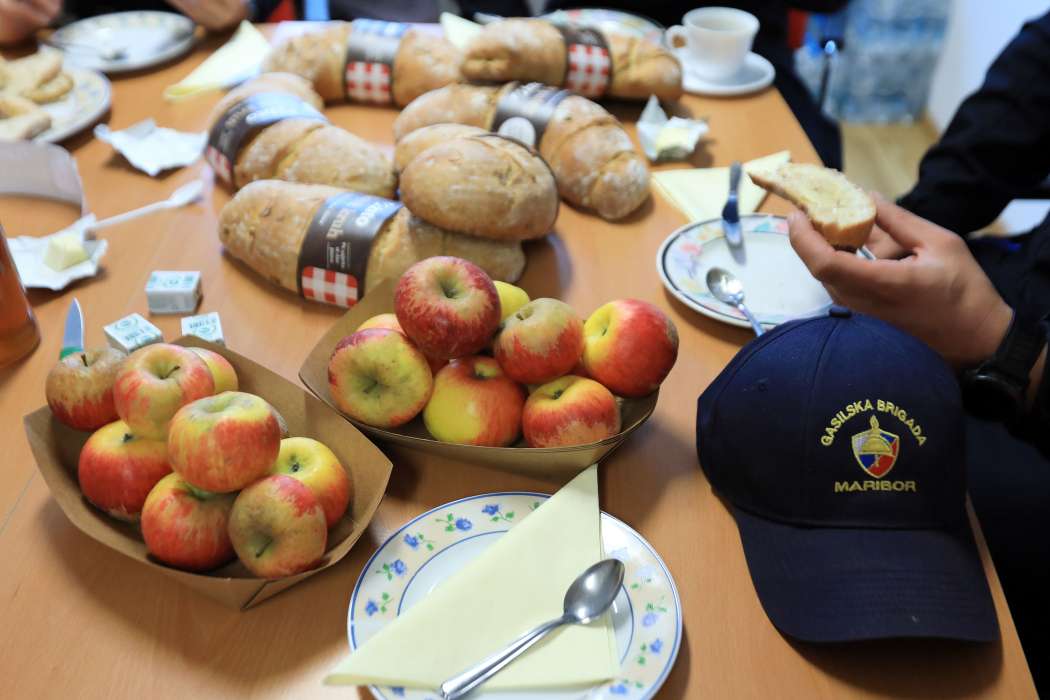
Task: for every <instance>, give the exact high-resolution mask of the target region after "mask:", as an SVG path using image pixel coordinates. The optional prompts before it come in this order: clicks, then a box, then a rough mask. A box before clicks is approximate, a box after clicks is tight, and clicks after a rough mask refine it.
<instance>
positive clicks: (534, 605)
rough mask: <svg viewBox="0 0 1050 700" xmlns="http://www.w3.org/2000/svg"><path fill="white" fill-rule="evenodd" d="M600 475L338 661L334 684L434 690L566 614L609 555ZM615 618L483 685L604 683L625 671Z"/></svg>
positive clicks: (573, 632)
mask: <svg viewBox="0 0 1050 700" xmlns="http://www.w3.org/2000/svg"><path fill="white" fill-rule="evenodd" d="M599 522H600V514H599V509H598V473H597V468H596V467H593V466H592V467H590V468H589V469H587V470H586V471H584V472H583V473H581V474H580V475H579V476H577V477H576V478H575V479H573V480H572V481H571V482H569V483H568V484H567V485H566V486H565V487H563V488H562V489H561V490H560V491H558V492H557V493H556V494H554V496H552V497H551V498H550V499H549V500H547V501H546V502H545V503H544V504H543V505H541V506H540V507H539V508H537V509H536V510H535V511H533V512H532V513H530V514H529V515H528V516H527V517H526V518H525V519H523V520H522V521H521V522H520V523H518V524H517V525H516V526H514V527H513V528H512V529H511V530H510V531H509V532H507V534H505V535H503V536H502V537H501V538H500V539H499V540H498V541H497V542H496V543H495V544H493V545H492V546H491V547H489V549H487V550H486V551H485V552H484V553H483V554H482V555H481V556H479V557H478V558H477V559H475V560H474V561H472V562H470V563H469V564H467V565H466V566H464V567H463V568H462V569H461V570H460V571H458V572H457V573H456V574H455V575H453V576H451V577H449V578H448V579H446V580H445V582H444V583H442V584H441V585H440V586H438V587H437V588H435V589H434V590H433V591H432V592H431V593H430V594H429V595H427V597H426V598H424V599H423V600H422V601H420V602H419V603H418V604H416V605H415V606H414V607H412V608H410V609H409V610H408V611H407V612H404V613H402V614H401V615H400V616H399V617H398V618H397V619H395V620H394V621H393V622H391V623H390V624H389V625H387V626H386V627H384V628H383V629H382V630H381V631H380V632H378V633H377V634H376V635H375V636H374V637H372V638H371V639H369V640H368V641H367V642H366V643H365V644H364V645H363V646H361V647H360V648H359V649H358V650H357V651H354V652H352V653H351V654H350V656H349V657H348V658H347V659H346V660H344V661H343V662H342V663H341V664H339V666H337V667H336V668H335V669H334V670H333V671H332V672H331V673H330V674H329V675H328V676H327V677H326V678H325V683H327V684H329V685H368V684H376V685H390V686H404V687H408V688H422V689H431V690H435V689H437V688H438V686H440V685H441V684H442V683H443V682H445V681H446V680H448V679H449V678H451V677H452V676H454V675H456V674H458V673H460V672H462V671H464V670H465V669H467V668H468V667H470V666H472V665H474V664H475V663H477V662H478V661H480V660H482V659H483V658H485V657H486V656H488V655H489V654H492V653H493V652H495V651H498V650H499V649H502V648H503V647H504V646H506V645H507V644H508V643H509V642H511V641H513V640H514V639H515V638H517V637H518V636H519V635H521V634H522V633H523V632H526V631H527V630H529V629H531V628H532V627H535V626H536V625H538V624H541V623H543V622H546V621H547V620H551V619H554V618H557V617H560V616H561V614H562V600H563V599H564V597H565V590H566V589H567V588H568V587H569V584H571V583H572V582H573V580H574V579H575V578H576V577H577V576H578V575H579V574H581V573H582V572H583V571H584V570H585V569H586V568H587V567H588V566H590V565H591V564H594V563H595V562H597V561H599V560H601V559H602V557H603V555H602V546H601V531H600V525H599ZM619 669H620V664H619V660H618V658H617V654H616V641H615V638H614V636H613V631H612V625H611V624H610V621H609V615H608V613H606V614H605V615H604V616H603V617H602V618H601V619H600V620H599V621H597V622H595V623H592V624H590V625H587V626H579V625H573V626H566V627H562V628H561V629H559V630H556V631H555V632H553V633H552V634H551V635H550V636H549V637H548V638H547V639H546V640H545V641H543V642H541V643H540V644H538V645H537V646H535V647H533V648H532V649H530V650H529V651H527V652H525V654H524V655H523V656H521V657H519V658H518V659H517V660H516V661H515V662H514V663H512V664H511V665H510V666H508V667H507V668H506V669H504V670H503V671H502V672H500V673H499V674H498V675H497V676H495V677H494V678H493V679H492V680H490V681H489V682H488V683H487V684H485V686H484V688H487V689H489V690H497V689H500V690H510V689H517V690H520V689H536V688H553V687H567V686H583V685H590V684H596V683H601V682H602V681H606V680H609V679H610V678H613V677H614V676H615V675H616V674H617V673H619Z"/></svg>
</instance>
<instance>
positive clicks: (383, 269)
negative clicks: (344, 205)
mask: <svg viewBox="0 0 1050 700" xmlns="http://www.w3.org/2000/svg"><path fill="white" fill-rule="evenodd" d="M344 191H345V190H341V189H339V188H336V187H327V186H324V185H303V184H293V183H288V182H281V181H277V180H260V181H258V182H253V183H251V184H249V185H247V186H245V187H244V188H243V189H242V190H240V191H239V192H238V193H237V194H236V195H235V196H234V198H233V199H232V200H230V202H229V203H227V204H226V206H225V207H223V209H222V212H221V213H220V215H219V239H220V240H221V241H222V244H223V245H224V246H225V247H226V250H227V251H228V252H229V253H230V254H231V255H233V256H234V257H235V258H237V259H239V260H241V261H242V262H244V263H245V264H246V265H247V266H248V267H250V268H251V269H252V270H254V271H255V272H258V273H259V274H260V275H262V276H263V277H265V278H266V279H268V280H270V281H271V282H273V283H274V284H277V285H279V286H281V287H284V288H285V289H288V290H291V291H293V292H297V291H298V277H297V275H298V261H299V252H300V249H301V248H302V245H303V240H304V238H305V236H306V232H307V229H308V227H309V225H310V222H311V221H312V220H313V217H314V215H315V214H316V213H317V210H318V209H319V208H320V206H321V205H322V204H323V203H324V202H325V201H326V200H327V199H328V198H330V197H332V196H334V195H337V194H340V193H342V192H344ZM435 255H453V256H456V257H461V258H465V259H467V260H470V261H471V262H474V263H475V264H477V265H478V266H480V267H481V268H482V269H484V270H485V271H486V272H487V273H488V274H489V275H490V276H492V277H493V278H495V279H501V280H505V281H509V282H512V281H515V280H517V279H518V278H519V277H521V273H522V271H523V270H524V268H525V254H524V252H523V251H522V249H521V244H519V243H517V242H505V241H493V240H488V239H484V238H475V237H473V236H467V235H464V234H459V233H453V232H451V231H445V230H442V229H440V228H438V227H436V226H432V225H430V224H428V223H426V222H425V221H423V220H422V219H420V218H419V217H416V216H413V215H412V213H411V212H410V211H409V210H408V209H407V208H406V207H402V208H401V209H400V210H399V211H398V212H397V213H396V214H394V215H393V216H392V217H390V219H389V220H387V221H386V223H385V224H383V226H382V228H381V229H380V230H379V232H378V233H377V234H376V236H375V238H374V239H373V241H372V246H371V249H370V251H369V254H368V265H367V268H366V273H365V290H366V291H367V290H369V289H372V288H373V287H375V286H376V285H378V284H379V283H380V282H382V281H383V280H385V279H396V278H397V277H400V276H401V273H403V272H404V271H405V270H407V269H408V268H409V267H410V266H411V265H412V264H413V263H415V262H417V261H419V260H422V259H423V258H428V257H433V256H435Z"/></svg>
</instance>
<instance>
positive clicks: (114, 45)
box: [50, 10, 196, 73]
mask: <svg viewBox="0 0 1050 700" xmlns="http://www.w3.org/2000/svg"><path fill="white" fill-rule="evenodd" d="M195 27H196V25H195V24H194V23H193V20H191V19H189V18H188V17H184V16H183V15H178V14H175V13H174V12H155V11H152V10H135V11H132V12H114V13H112V14H106V15H98V16H97V17H88V18H87V19H82V20H80V21H78V22H73V23H71V24H67V25H66V26H64V27H62V28H61V29H58V30H56V31H55V33H54V34H52V35H51V39H50V41H51V43H53V44H54V45H56V46H59V47H60V48H61V49H62V51H63V52H64V53H65V55H66V58H67V59H68V61H69V63H75V64H76V65H78V66H81V67H83V68H92V69H94V70H100V71H102V72H104V73H126V72H128V71H133V70H141V69H143V68H151V67H153V66H156V65H159V64H161V63H165V62H166V61H170V60H172V59H173V58H177V57H179V56H181V55H182V54H184V53H186V52H187V51H189V50H190V49H191V48H192V47H193V43H194V41H196V39H195V37H194V29H195ZM92 47H100V48H104V49H118V50H120V51H122V52H123V53H122V54H121V55H120V56H119V57H118V58H107V57H104V56H102V55H100V54H99V53H98V52H97V51H94V50H93V49H92Z"/></svg>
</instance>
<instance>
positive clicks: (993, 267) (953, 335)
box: [790, 13, 1050, 695]
mask: <svg viewBox="0 0 1050 700" xmlns="http://www.w3.org/2000/svg"><path fill="white" fill-rule="evenodd" d="M1048 176H1050V13H1047V14H1045V15H1043V16H1042V17H1040V18H1038V19H1035V20H1033V21H1030V22H1028V23H1027V24H1025V25H1024V27H1022V29H1021V32H1020V34H1018V35H1017V37H1015V38H1014V39H1013V40H1012V41H1011V42H1010V44H1009V45H1008V46H1007V47H1006V48H1005V49H1004V50H1003V52H1002V53H1001V54H1000V55H999V56H998V58H996V59H995V61H994V62H993V63H992V65H991V67H990V68H989V69H988V72H987V74H986V76H985V80H984V83H983V84H982V85H981V87H980V88H979V89H978V90H977V92H975V93H974V94H973V95H971V96H969V97H968V98H966V100H965V101H963V103H962V104H961V105H960V106H959V109H958V111H957V112H956V113H955V116H954V117H953V118H952V121H951V123H950V124H949V125H948V128H947V130H945V132H944V135H943V136H942V137H941V140H940V142H939V143H937V144H936V145H935V146H934V147H933V148H931V149H930V151H929V152H928V153H927V154H926V156H925V157H924V158H923V160H922V163H921V164H920V166H919V179H918V182H917V183H916V184H915V187H914V188H913V189H912V190H911V192H909V193H908V194H906V195H904V196H903V197H901V199H900V200H899V204H900V206H895V205H893V204H890V203H889V202H886V201H885V200H879V201H878V202H877V209H878V217H877V224H878V226H877V228H876V229H875V231H874V232H873V233H872V237H871V239H870V240H869V242H868V247H869V248H870V250H871V251H872V252H874V253H875V255H876V256H878V257H879V258H881V259H879V260H875V261H865V260H861V259H860V258H857V257H856V256H853V255H850V254H848V253H843V252H838V251H835V250H833V249H832V248H831V247H830V246H829V245H828V244H827V243H826V242H825V241H824V239H823V238H822V237H821V236H820V235H819V234H817V233H816V232H815V231H814V230H813V229H812V227H811V226H810V225H809V222H808V221H807V220H806V219H805V217H804V216H802V215H801V214H799V213H795V214H793V215H792V217H791V219H790V225H791V243H792V245H793V246H794V248H795V250H796V251H797V252H798V254H799V257H800V258H802V260H803V262H805V263H806V266H807V267H808V268H809V269H810V271H811V272H812V273H813V275H814V276H815V277H816V278H817V279H819V280H820V281H821V282H823V283H824V285H825V287H827V289H828V291H829V292H830V293H831V295H832V297H833V298H834V299H835V300H836V301H837V302H839V303H843V304H846V305H848V306H851V307H852V308H854V309H857V310H858V311H863V312H865V313H869V314H871V315H873V316H878V317H879V318H881V319H883V320H885V321H889V322H890V323H893V324H895V325H897V326H900V327H901V328H903V329H904V330H907V331H909V332H911V333H912V334H913V335H915V336H917V337H918V338H920V339H921V340H923V341H925V342H926V343H927V344H929V345H930V346H931V347H933V348H934V349H935V350H937V351H938V352H939V353H940V354H941V355H942V356H944V358H945V359H947V360H948V361H949V362H951V363H952V364H953V365H954V366H955V367H956V368H957V369H958V370H960V372H961V384H962V388H963V396H964V398H967V397H969V400H968V401H967V403H968V404H969V405H968V410H970V411H971V412H972V413H974V414H975V415H974V416H971V417H970V418H969V420H968V422H967V435H966V443H967V460H968V464H967V473H968V480H969V488H970V499H971V502H972V503H973V507H974V510H975V511H976V513H977V516H978V519H979V520H980V523H981V529H982V531H983V533H984V536H985V540H986V541H987V543H988V548H989V550H990V552H991V554H992V559H993V561H994V562H995V566H996V569H997V571H998V574H999V579H1000V581H1001V582H1002V585H1003V590H1004V592H1005V593H1006V599H1007V602H1008V603H1009V605H1010V611H1011V613H1012V615H1013V620H1014V623H1015V625H1016V626H1017V632H1018V635H1019V636H1020V638H1021V644H1022V645H1023V646H1024V650H1025V655H1026V657H1027V659H1028V664H1029V668H1030V669H1031V671H1032V676H1033V677H1034V679H1035V684H1036V689H1037V690H1038V691H1039V692H1040V693H1041V694H1043V695H1047V694H1050V598H1048V597H1047V592H1048V591H1050V363H1048V362H1047V340H1048V327H1050V326H1048V324H1047V319H1048V315H1050V216H1047V218H1046V219H1044V220H1043V222H1042V223H1040V224H1039V225H1038V226H1036V227H1035V228H1034V229H1032V230H1031V231H1029V232H1027V233H1025V234H1022V235H1019V236H1011V237H1006V238H1004V237H1000V236H985V237H981V238H977V239H973V240H965V239H964V238H962V237H961V236H960V235H956V234H957V233H958V234H966V233H969V232H971V231H975V230H978V229H980V228H983V227H984V226H987V225H988V224H990V223H991V222H992V221H993V220H994V219H995V218H996V217H997V216H999V214H1000V213H1001V212H1002V210H1003V209H1004V208H1005V207H1006V205H1007V204H1009V202H1010V201H1012V200H1013V199H1016V198H1018V197H1022V196H1025V195H1027V194H1028V193H1030V192H1032V191H1033V190H1036V189H1037V188H1039V187H1040V186H1042V187H1044V188H1045V186H1046V183H1047V178H1048ZM953 232H955V233H953ZM1012 326H1015V327H1016V330H1014V331H1013V332H1011V333H1010V335H1009V337H1008V329H1011V327H1012ZM873 351H877V349H873ZM1007 354H1011V355H1012V356H1013V357H1012V358H1011V359H1002V358H1004V357H1005V356H1006V355H1007ZM993 355H994V356H997V357H996V358H995V359H994V360H992V362H991V363H990V364H986V363H988V361H989V358H992V357H993ZM1033 358H1034V361H1033ZM974 368H980V371H978V372H974ZM1007 369H1009V370H1011V371H1004V370H1007ZM978 375H981V376H983V382H984V385H985V387H987V386H988V385H989V384H988V383H989V382H991V385H992V388H993V389H995V390H994V391H992V392H991V393H990V394H989V393H988V392H987V391H985V392H981V391H977V392H976V393H975V391H974V386H975V381H976V380H977V377H978ZM1004 389H1005V391H1004Z"/></svg>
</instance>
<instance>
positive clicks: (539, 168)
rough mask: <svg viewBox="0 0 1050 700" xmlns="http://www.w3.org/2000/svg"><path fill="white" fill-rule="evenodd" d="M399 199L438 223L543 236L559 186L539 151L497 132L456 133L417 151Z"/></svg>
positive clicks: (510, 236) (502, 235)
mask: <svg viewBox="0 0 1050 700" xmlns="http://www.w3.org/2000/svg"><path fill="white" fill-rule="evenodd" d="M401 199H402V201H404V203H405V206H407V207H408V208H409V209H411V210H412V212H413V213H415V214H416V215H417V216H419V217H420V218H422V219H424V220H426V221H429V222H430V223H432V224H434V225H436V226H440V227H442V228H446V229H450V230H453V231H462V232H463V233H469V234H473V235H475V236H484V237H486V238H493V239H496V240H525V239H528V238H539V237H540V236H545V235H547V233H548V232H549V231H550V230H551V227H553V226H554V220H555V219H556V218H558V187H557V185H556V184H555V182H554V174H553V173H552V172H551V170H550V168H549V167H547V164H546V163H544V162H543V159H542V158H540V157H539V155H538V154H537V153H536V152H535V151H532V150H530V149H529V148H527V147H525V146H523V145H522V144H520V143H518V142H517V141H513V140H511V139H508V138H505V137H503V136H500V135H498V134H488V133H482V134H474V135H470V136H460V137H458V138H454V139H451V140H449V141H446V142H445V143H440V144H437V145H436V146H432V147H430V148H428V149H427V150H425V151H423V152H422V153H421V154H419V155H418V156H416V157H415V158H414V159H413V160H412V161H411V162H410V163H409V164H408V165H407V166H406V167H405V169H404V171H403V172H402V173H401Z"/></svg>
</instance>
